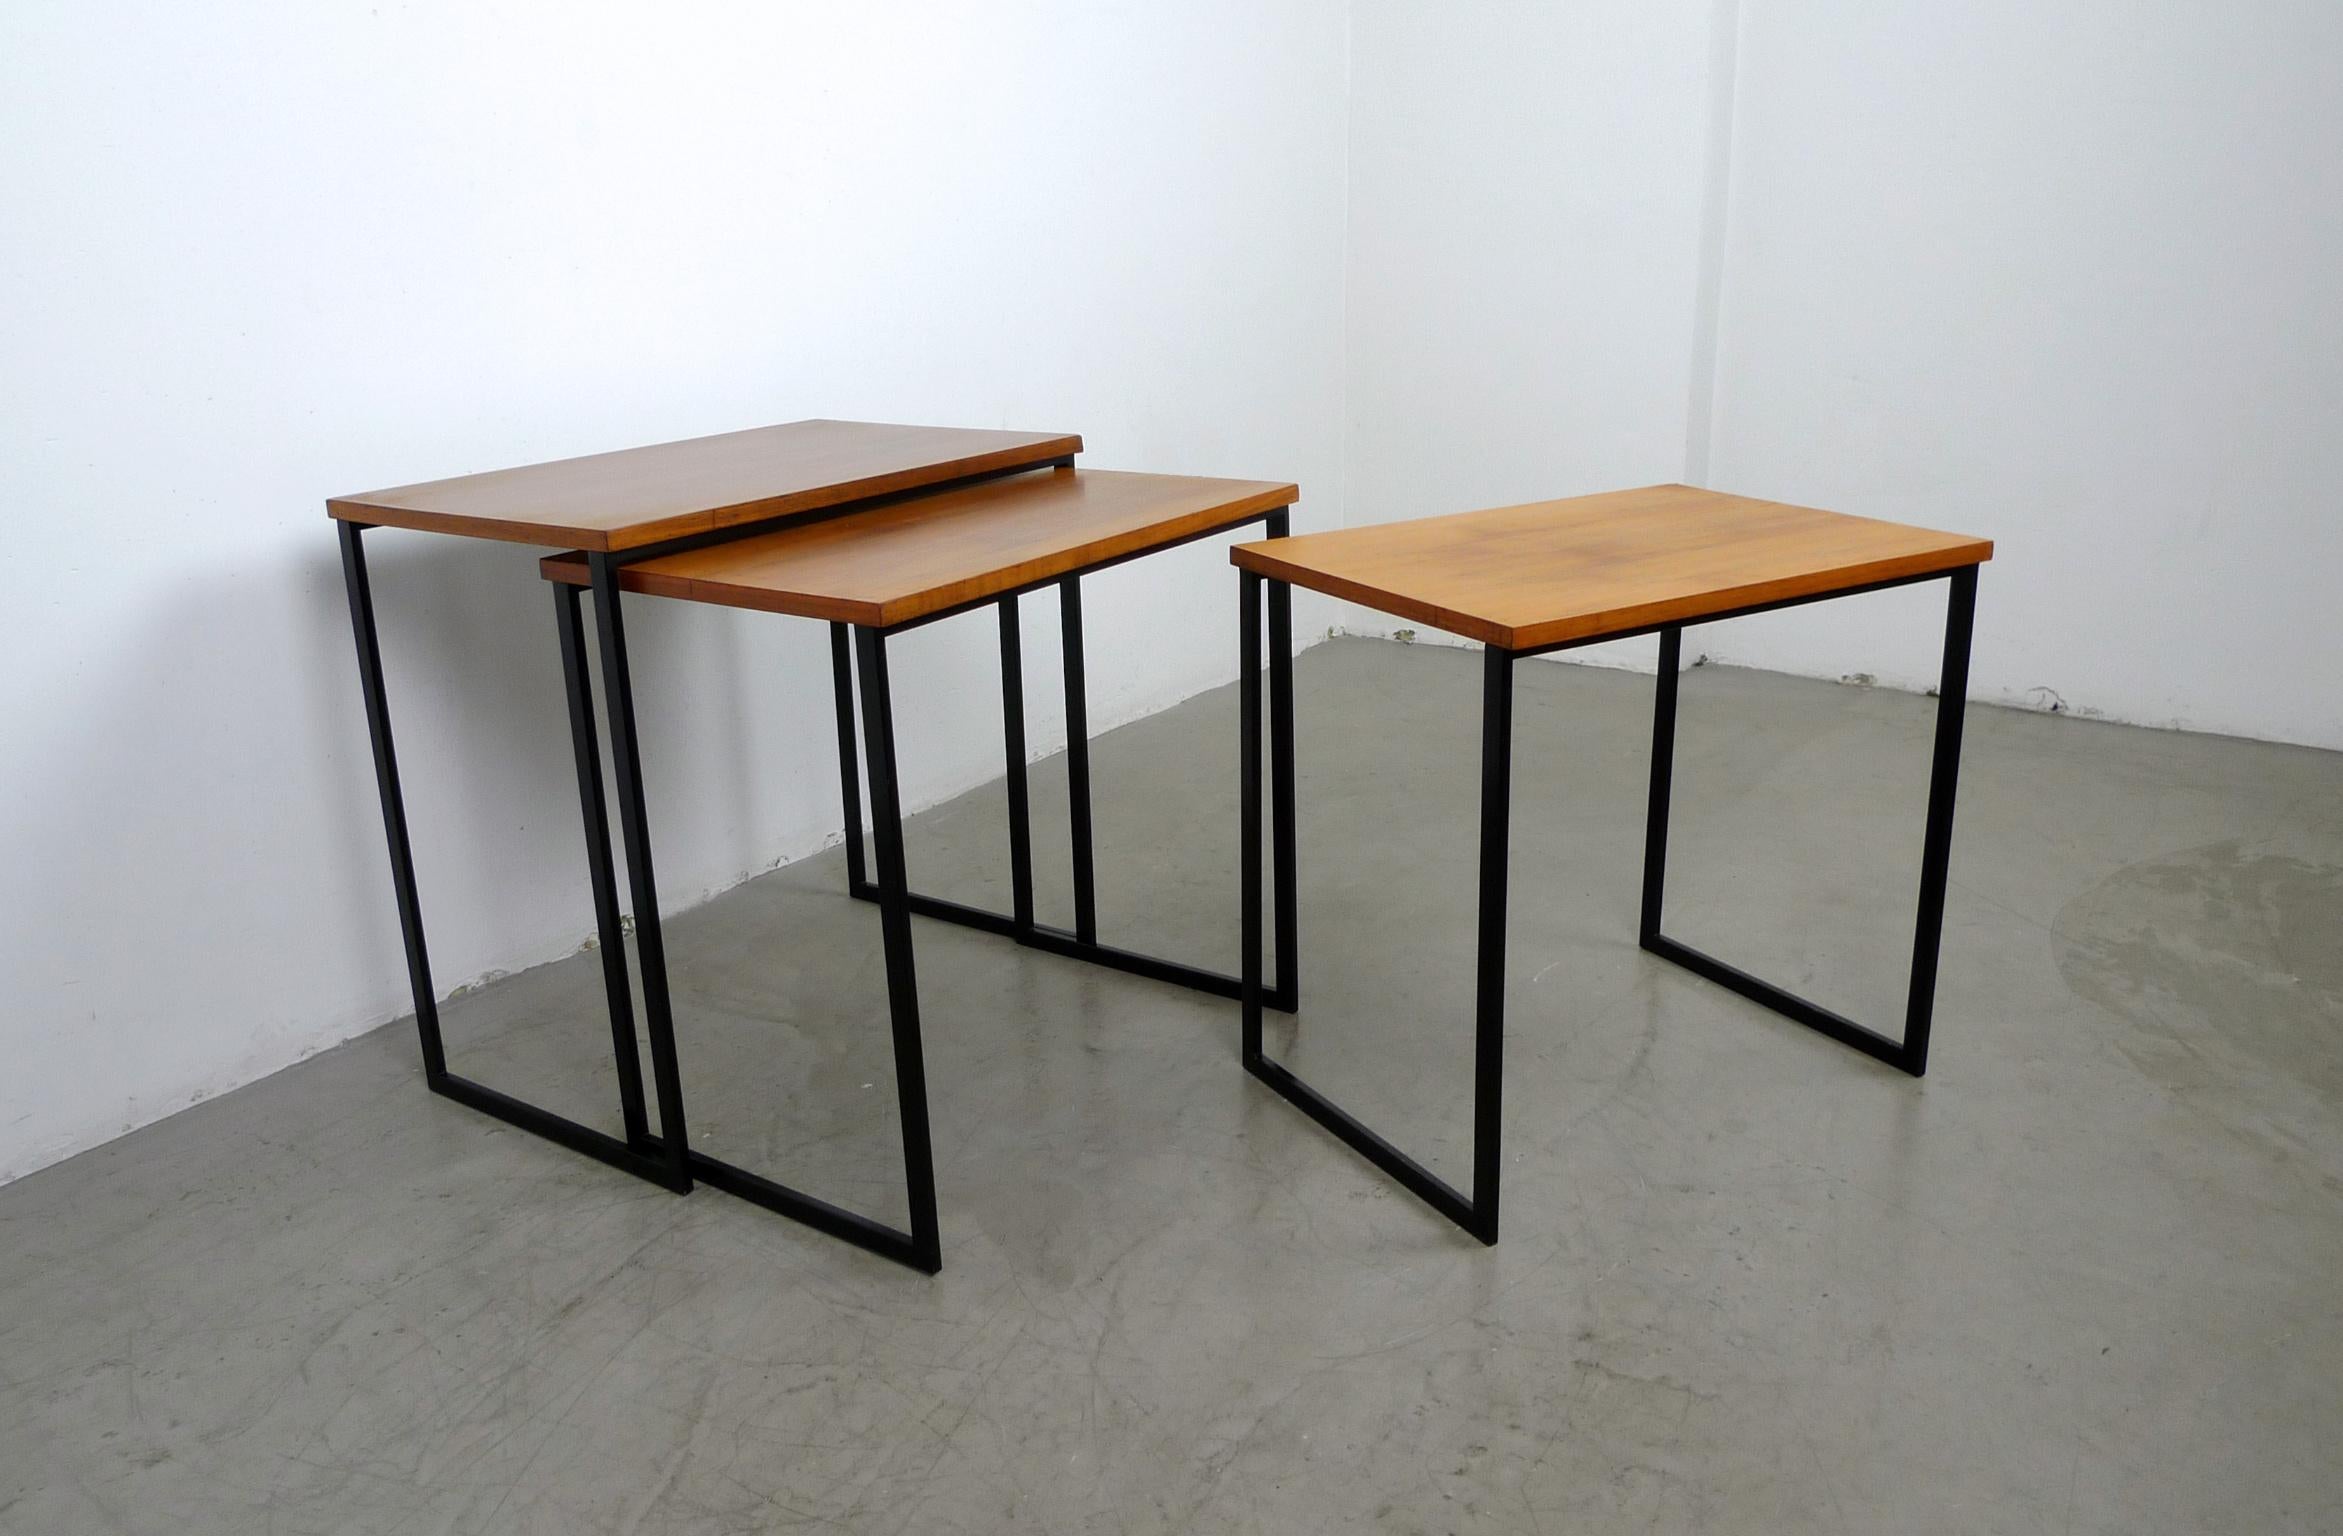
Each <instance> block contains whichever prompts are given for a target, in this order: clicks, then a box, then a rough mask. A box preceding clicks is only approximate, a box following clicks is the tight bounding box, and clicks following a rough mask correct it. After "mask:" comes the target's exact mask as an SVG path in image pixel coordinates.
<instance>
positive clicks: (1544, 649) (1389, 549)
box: [1229, 485, 1993, 1243]
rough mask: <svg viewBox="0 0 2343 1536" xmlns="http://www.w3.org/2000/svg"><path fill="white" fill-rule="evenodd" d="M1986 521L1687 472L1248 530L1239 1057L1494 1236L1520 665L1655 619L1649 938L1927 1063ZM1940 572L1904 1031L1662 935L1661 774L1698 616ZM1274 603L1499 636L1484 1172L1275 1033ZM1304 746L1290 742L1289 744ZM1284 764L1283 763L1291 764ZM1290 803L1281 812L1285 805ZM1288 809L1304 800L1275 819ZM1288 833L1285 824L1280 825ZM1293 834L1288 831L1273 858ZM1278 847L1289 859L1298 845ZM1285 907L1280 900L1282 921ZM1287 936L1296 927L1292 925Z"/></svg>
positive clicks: (1910, 1067)
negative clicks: (1268, 912) (1265, 983)
mask: <svg viewBox="0 0 2343 1536" xmlns="http://www.w3.org/2000/svg"><path fill="white" fill-rule="evenodd" d="M1992 555H1993V545H1992V544H1991V542H1989V541H1987V540H1984V539H1976V538H1969V537H1966V536H1963V535H1960V534H1952V533H1937V532H1934V531H1931V530H1929V529H1925V528H1911V527H1906V526H1904V525H1902V524H1899V523H1886V522H1878V521H1874V520H1873V519H1870V518H1862V517H1848V516H1844V515H1842V514H1839V513H1836V512H1823V511H1818V510H1816V509H1814V508H1811V507H1794V506H1787V505H1784V504H1782V503H1779V502H1770V501H1753V500H1750V499H1748V498H1746V497H1740V496H1726V495H1721V494H1718V493H1717V492H1714V491H1704V490H1696V489H1693V488H1692V487H1689V486H1682V485H1663V486H1652V487H1649V488H1646V489H1643V490H1634V491H1616V492H1611V493H1609V494H1606V495H1599V496H1579V497H1573V498H1570V499H1568V500H1563V501H1543V502H1534V503H1531V504H1529V505H1526V506H1518V507H1500V508H1496V509H1493V510H1490V511H1486V512H1468V513H1462V514H1457V515H1453V516H1447V517H1430V518H1422V519H1418V520H1415V521H1412V522H1400V523H1386V524H1383V525H1381V526H1377V527H1363V528H1348V529H1341V530H1337V531H1335V532H1331V533H1317V534H1307V535H1304V536H1302V537H1299V538H1289V539H1281V540H1278V541H1276V542H1274V543H1267V542H1264V543H1252V544H1240V545H1238V546H1236V547H1235V548H1233V549H1232V550H1231V551H1230V552H1229V558H1230V560H1231V561H1232V562H1234V563H1235V565H1236V566H1237V567H1238V569H1239V571H1240V572H1241V573H1242V574H1241V576H1240V578H1239V585H1240V587H1241V588H1242V592H1241V604H1242V615H1243V617H1242V622H1241V625H1240V634H1241V637H1242V641H1241V644H1242V668H1243V671H1242V677H1243V684H1242V689H1241V692H1242V695H1243V703H1242V706H1241V708H1242V711H1243V718H1244V722H1245V740H1244V748H1243V751H1244V767H1243V810H1242V823H1241V825H1242V862H1243V864H1244V876H1243V879H1242V881H1241V889H1242V891H1243V893H1244V895H1243V900H1244V907H1243V914H1242V923H1243V928H1244V939H1243V945H1242V949H1243V955H1244V960H1243V964H1244V976H1243V982H1244V985H1243V989H1242V1001H1241V1005H1242V1009H1243V1044H1242V1050H1243V1056H1244V1064H1245V1068H1246V1070H1248V1071H1249V1072H1251V1073H1252V1074H1253V1075H1254V1076H1255V1077H1257V1078H1259V1079H1260V1080H1261V1081H1262V1082H1264V1083H1266V1084H1268V1085H1269V1086H1270V1087H1271V1088H1273V1089H1275V1090H1276V1091H1277V1092H1278V1093H1279V1094H1281V1095H1283V1096H1284V1097H1285V1098H1287V1099H1288V1100H1290V1101H1292V1102H1293V1103H1294V1104H1295V1105H1297V1106H1298V1107H1299V1108H1300V1109H1302V1110H1303V1112H1305V1113H1306V1114H1308V1115H1309V1116H1310V1117H1311V1118H1312V1119H1314V1120H1316V1121H1318V1122H1319V1124H1321V1125H1323V1126H1325V1127H1326V1129H1327V1130H1329V1131H1331V1132H1332V1133H1333V1134H1334V1135H1335V1136H1337V1137H1339V1138H1340V1139H1341V1140H1342V1141H1344V1142H1345V1143H1347V1144H1348V1145H1349V1146H1351V1147H1352V1148H1353V1149H1355V1150H1356V1151H1358V1152H1359V1153H1360V1154H1361V1155H1363V1156H1364V1157H1366V1158H1367V1159H1368V1160H1369V1161H1370V1162H1372V1163H1374V1164H1375V1165H1376V1166H1377V1167H1379V1168H1381V1169H1383V1170H1384V1171H1385V1172H1386V1173H1388V1174H1390V1175H1391V1176H1392V1177H1393V1178H1395V1179H1396V1180H1398V1181H1399V1182H1400V1183H1401V1184H1402V1185H1404V1186H1406V1188H1407V1189H1408V1190H1410V1191H1411V1192H1412V1193H1414V1194H1415V1195H1417V1196H1418V1197H1419V1198H1421V1199H1423V1200H1424V1201H1425V1202H1426V1203H1428V1204H1429V1205H1431V1206H1432V1207H1433V1208H1434V1209H1436V1210H1438V1211H1439V1212H1440V1213H1441V1214H1443V1215H1445V1216H1447V1217H1448V1218H1449V1219H1450V1220H1452V1221H1454V1222H1455V1223H1457V1224H1458V1225H1459V1226H1461V1227H1463V1228H1464V1229H1465V1230H1466V1231H1468V1232H1470V1233H1472V1234H1473V1235H1474V1236H1475V1237H1478V1238H1479V1239H1480V1240H1481V1241H1482V1242H1484V1243H1494V1242H1496V1241H1497V1211H1498V1182H1499V1181H1498V1170H1499V1159H1498V1153H1499V1146H1500V1122H1501V1115H1502V1098H1503V1075H1504V1044H1505V899H1506V854H1507V833H1508V827H1509V822H1510V817H1511V812H1512V798H1513V790H1512V772H1513V768H1512V760H1513V664H1514V662H1515V661H1516V660H1518V659H1519V658H1521V657H1524V656H1542V655H1545V654H1547V653H1548V652H1552V651H1561V650H1568V649H1570V648H1572V647H1574V646H1581V645H1592V644H1594V643H1595V642H1596V641H1599V640H1616V639H1620V638H1623V637H1626V636H1630V635H1645V634H1654V633H1656V634H1658V636H1659V637H1660V666H1659V687H1658V699H1657V704H1656V707H1655V709H1654V712H1653V718H1652V756H1651V793H1650V798H1649V801H1648V804H1647V807H1646V813H1645V814H1646V820H1645V840H1644V864H1643V906H1642V918H1641V924H1640V927H1639V930H1638V939H1639V942H1640V943H1641V944H1642V947H1643V948H1645V949H1647V950H1649V951H1651V952H1652V953H1653V954H1656V955H1659V956H1661V957H1662V958H1664V959H1668V960H1672V961H1674V962H1675V963H1677V964H1678V965H1681V966H1684V967H1685V968H1686V969H1688V970H1691V971H1693V972H1695V973H1696V974H1698V975H1701V976H1704V977H1706V978H1708V979H1709V980H1711V981H1714V982H1716V983H1718V984H1719V985H1721V986H1724V987H1727V988H1730V989H1731V990H1733V991H1734V992H1737V993H1739V994H1741V995H1742V996H1743V997H1746V998H1749V999H1750V1000H1752V1001H1754V1002H1757V1003H1761V1004H1763V1005H1764V1006H1766V1007H1768V1008H1771V1009H1773V1010H1774V1011H1775V1012H1777V1013H1781V1014H1784V1015H1786V1016H1787V1017H1789V1018H1792V1019H1795V1020H1797V1021H1798V1022H1799V1023H1801V1024H1804V1025H1807V1026H1808V1027H1810V1028H1813V1029H1816V1030H1819V1031H1821V1032H1822V1033H1823V1034H1825V1035H1828V1036H1830V1037H1831V1038H1832V1039H1834V1040H1837V1041H1840V1042H1841V1043H1843V1044H1846V1045H1850V1046H1853V1047H1854V1048H1855V1049H1856V1050H1859V1051H1862V1052H1864V1053H1865V1054H1866V1055H1870V1056H1874V1057H1877V1058H1878V1059H1879V1060H1881V1061H1884V1062H1886V1063H1888V1064H1889V1065H1890V1066H1894V1067H1897V1068H1900V1069H1901V1070H1903V1071H1905V1072H1908V1073H1910V1074H1912V1075H1913V1076H1915V1077H1917V1076H1919V1075H1920V1074H1921V1073H1922V1072H1924V1071H1926V1070H1927V1066H1928V1033H1929V1020H1930V1015H1931V1011H1932V1009H1933V1006H1934V1000H1935V995H1936V961H1937V949H1938V940H1939V937H1940V935H1941V933H1942V930H1943V925H1944V890H1945V877H1946V870H1947V865H1948V862H1949V858H1950V854H1951V849H1952V820H1953V796H1954V789H1955V783H1956V780H1957V778H1958V776H1959V772H1960V756H1961V710H1962V705H1963V702H1964V700H1965V696H1966V694H1967V692H1968V678H1969V633H1970V628H1971V624H1972V621H1973V619H1974V617H1975V613H1976V603H1977V568H1978V566H1979V565H1981V564H1982V563H1983V562H1984V561H1986V560H1988V559H1990V558H1992ZM1938 578H1943V579H1944V580H1945V581H1946V583H1947V586H1948V589H1949V593H1950V596H1949V599H1948V602H1947V605H1946V615H1945V633H1944V660H1943V676H1942V679H1941V681H1940V683H1939V686H1938V690H1937V707H1936V743H1935V753H1934V761H1933V765H1932V767H1931V769H1930V773H1929V782H1928V814H1927V829H1926V833H1925V836H1924V838H1923V841H1922V845H1921V858H1920V910H1919V920H1918V923H1917V925H1916V931H1915V934H1914V938H1913V946H1912V973H1911V987H1910V991H1909V994H1908V997H1907V1001H1906V1005H1905V1010H1904V1031H1903V1035H1902V1037H1901V1038H1900V1039H1898V1038H1890V1037H1889V1036H1887V1035H1883V1034H1880V1033H1878V1032H1876V1031H1874V1030H1871V1029H1868V1028H1866V1027H1865V1026H1863V1025H1861V1024H1858V1023H1856V1022H1854V1021H1853V1020H1852V1019H1847V1018H1843V1017H1841V1016H1840V1015H1838V1014H1836V1013H1833V1012H1831V1011H1830V1010H1829V1009H1827V1008H1823V1007H1820V1006H1818V1005H1816V1004H1814V1003H1811V1002H1809V1001H1807V1000H1806V999H1804V998H1801V997H1798V996H1795V995H1793V994H1792V993H1789V992H1786V991H1784V990H1783V989H1781V988H1780V987H1777V986H1775V985H1774V984H1773V983H1771V982H1768V981H1764V980H1761V979H1759V978H1758V977H1756V976H1753V975H1751V974H1749V973H1748V972H1746V971H1743V970H1740V969H1738V968H1737V967H1734V966H1731V965H1728V964H1726V963H1725V962H1723V961H1721V960H1718V959H1715V958H1713V957H1711V956H1709V955H1706V954H1703V953H1701V952H1700V951H1698V950H1696V949H1693V948H1691V947H1690V946H1688V945H1685V944H1682V943H1679V942H1678V941H1676V940H1675V939H1672V938H1669V937H1668V936H1667V935H1666V934H1664V933H1662V932H1661V931H1660V898H1661V889H1662V883H1663V878H1664V875H1665V872H1666V868H1667V857H1668V792H1669V777H1670V769H1671V765H1672V763H1673V761H1674V755H1675V739H1676V685H1677V671H1678V666H1679V663H1680V660H1681V655H1682V644H1683V634H1684V627H1685V626H1686V625H1687V624H1695V623H1708V622H1713V621H1715V620H1719V619H1730V618H1740V617H1743V616H1745V615H1748V614H1754V613H1766V612H1770V611H1772V610H1774V609H1777V608H1787V607H1792V606H1795V605H1797V604H1801V603H1811V602H1819V601H1821V600H1823V599H1825V598H1833V597H1846V596H1851V595H1853V594H1855V593H1858V592H1877V591H1881V590H1884V589H1886V588H1889V587H1900V586H1905V585H1908V584H1910V583H1913V582H1920V581H1930V580H1935V579H1938ZM1264 582H1267V583H1268V585H1269V601H1270V604H1271V609H1272V612H1273V613H1274V612H1275V611H1277V610H1278V609H1279V608H1280V606H1281V605H1282V604H1283V603H1284V602H1285V601H1286V600H1287V599H1286V589H1287V588H1288V587H1289V586H1302V587H1308V588H1311V589H1312V590H1315V591H1319V592H1325V593H1329V594H1331V595H1333V596H1336V597H1341V598H1347V599H1349V600H1350V601H1352V602H1356V603H1362V604H1364V605H1366V606H1367V607H1370V608H1374V609H1378V610H1380V611H1382V612H1384V613H1389V614H1394V615H1396V616H1398V617H1401V618H1405V619H1411V620H1414V621H1415V622H1417V623H1420V624H1429V625H1432V626H1434V627H1436V628H1439V629H1445V630H1448V631H1450V632H1452V633H1454V634H1458V635H1462V636H1464V637H1466V638H1468V639H1472V640H1478V641H1480V642H1481V643H1482V645H1483V646H1484V647H1485V659H1484V662H1483V666H1482V683H1481V826H1480V898H1479V899H1480V914H1479V930H1480V931H1479V946H1478V960H1477V973H1476V979H1475V985H1474V1009H1473V1039H1474V1054H1473V1177H1472V1187H1471V1193H1470V1194H1469V1195H1468V1194H1465V1193H1463V1192H1461V1191H1459V1190H1457V1189H1455V1188H1454V1187H1452V1186H1451V1185H1449V1184H1448V1183H1446V1182H1445V1181H1443V1180H1442V1179H1440V1178H1439V1177H1438V1176H1437V1175H1435V1174H1433V1173H1432V1172H1431V1171H1430V1170H1429V1169H1427V1168H1425V1167H1424V1166H1423V1165H1422V1164H1420V1163H1418V1162H1416V1161H1415V1160H1414V1159H1413V1158H1411V1157H1409V1156H1408V1155H1407V1154H1406V1153H1405V1152H1402V1151H1401V1150H1400V1149H1399V1148H1398V1147H1396V1146H1394V1145H1392V1144H1391V1143H1390V1142H1389V1141H1387V1140H1385V1139H1384V1138H1383V1137H1382V1136H1380V1135H1378V1134H1376V1133H1375V1132H1374V1131H1373V1130H1370V1129H1369V1128H1368V1127H1367V1126H1366V1125H1364V1124H1362V1123H1361V1122H1360V1121H1359V1120H1358V1119H1356V1118H1355V1117H1354V1116H1352V1115H1351V1114H1349V1113H1348V1112H1347V1111H1345V1110H1343V1109H1342V1108H1341V1107H1340V1106H1338V1105H1336V1104H1335V1103H1333V1102H1332V1101H1331V1100H1329V1099H1328V1098H1326V1097H1325V1096H1324V1095H1323V1094H1321V1093H1319V1092H1318V1091H1317V1090H1316V1089H1314V1088H1312V1087H1311V1086H1310V1085H1309V1084H1307V1083H1305V1082H1303V1081H1302V1080H1301V1079H1300V1078H1299V1077H1297V1076H1295V1075H1294V1074H1293V1073H1292V1072H1291V1071H1290V1070H1288V1069H1287V1068H1285V1067H1284V1066H1281V1065H1280V1064H1278V1063H1277V1062H1275V1061H1272V1060H1270V1059H1269V1057H1268V1056H1267V1055H1266V1054H1265V1053H1264V1052H1263V1050H1262V1046H1261V1003H1262V999H1263V992H1262V988H1261V942H1260V941H1261V763H1260V739H1259V730H1260V727H1259V720H1260V687H1261V683H1260V644H1261V638H1260V630H1261V587H1262V584H1263V583H1264ZM1288 750H1289V753H1290V746H1289V748H1288ZM1287 771H1288V772H1289V773H1290V771H1291V770H1290V768H1289V769H1288V770H1287ZM1279 809H1280V811H1281V813H1282V812H1283V811H1284V810H1285V809H1286V807H1285V805H1284V804H1283V803H1282V802H1281V804H1280V807H1279ZM1282 819H1283V820H1284V821H1290V817H1285V818H1282ZM1287 835H1290V834H1287V833H1283V832H1281V833H1280V837H1281V839H1282V838H1283V837H1285V836H1287ZM1282 853H1283V850H1282V849H1281V854H1282ZM1282 862H1284V863H1287V864H1290V863H1291V857H1290V855H1286V856H1285V857H1284V858H1283V860H1282ZM1291 923H1292V919H1291V917H1290V916H1288V915H1285V914H1280V920H1279V929H1280V933H1281V936H1282V935H1284V934H1285V933H1287V932H1289V931H1290V926H1291ZM1281 951H1282V943H1281Z"/></svg>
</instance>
